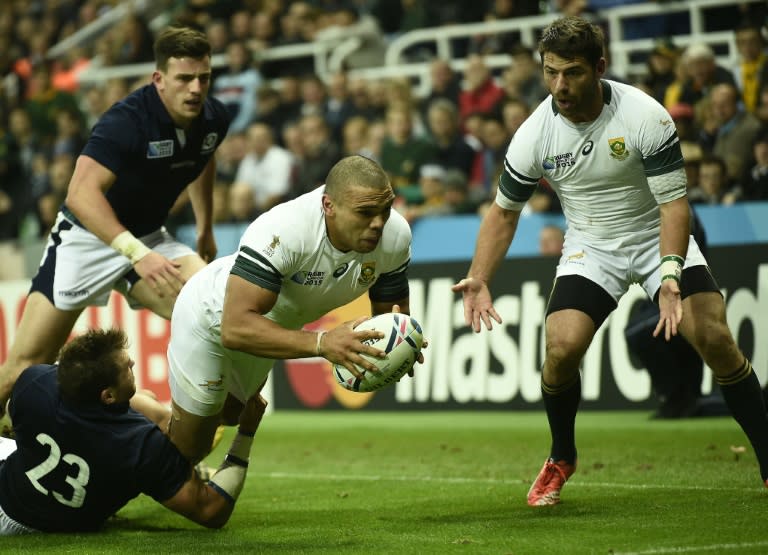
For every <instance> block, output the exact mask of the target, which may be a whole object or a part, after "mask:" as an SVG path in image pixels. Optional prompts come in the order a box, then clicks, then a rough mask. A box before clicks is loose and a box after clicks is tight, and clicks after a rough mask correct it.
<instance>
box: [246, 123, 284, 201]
mask: <svg viewBox="0 0 768 555" xmlns="http://www.w3.org/2000/svg"><path fill="white" fill-rule="evenodd" d="M247 147H248V152H247V154H246V155H245V157H244V158H243V160H242V162H240V166H239V167H238V169H237V175H236V176H235V185H240V184H245V185H248V186H249V187H250V189H251V194H252V196H253V203H252V204H253V207H254V208H255V210H256V212H257V214H260V213H261V212H266V211H267V210H269V209H270V208H272V207H273V206H275V205H277V204H279V203H280V202H283V201H284V200H286V199H287V198H288V196H289V194H290V192H291V189H292V187H293V177H294V170H295V164H296V162H295V160H294V158H293V155H292V154H291V153H290V152H288V151H287V150H286V149H284V148H283V147H281V146H278V145H276V144H275V140H274V134H273V132H272V129H271V128H270V127H269V126H268V125H266V124H264V123H254V124H252V125H251V126H250V127H249V128H248V132H247ZM231 207H232V210H233V211H234V210H235V206H234V204H231Z"/></svg>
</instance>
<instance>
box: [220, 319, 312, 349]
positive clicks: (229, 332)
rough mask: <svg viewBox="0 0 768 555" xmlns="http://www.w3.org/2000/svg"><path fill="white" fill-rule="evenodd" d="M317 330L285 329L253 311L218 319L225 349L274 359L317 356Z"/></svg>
mask: <svg viewBox="0 0 768 555" xmlns="http://www.w3.org/2000/svg"><path fill="white" fill-rule="evenodd" d="M317 341H318V336H317V332H312V331H304V330H288V329H286V328H284V327H282V326H280V325H278V324H276V323H275V322H273V321H272V320H270V319H269V318H266V317H264V316H262V315H261V314H258V313H255V312H252V313H250V314H247V315H238V316H237V321H235V318H234V317H233V318H228V316H227V314H226V313H225V314H224V316H223V317H222V321H221V344H222V345H223V346H224V347H226V348H227V349H233V350H236V351H242V352H244V353H249V354H252V355H255V356H259V357H264V358H273V359H289V358H306V357H312V356H317V354H318V352H317Z"/></svg>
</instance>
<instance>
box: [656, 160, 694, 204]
mask: <svg viewBox="0 0 768 555" xmlns="http://www.w3.org/2000/svg"><path fill="white" fill-rule="evenodd" d="M687 184H688V177H687V176H686V175H685V170H684V169H683V168H677V169H676V170H672V171H671V172H667V173H663V174H661V175H653V176H648V187H649V188H650V189H651V193H653V196H654V198H655V199H656V202H657V203H658V204H664V203H665V202H670V201H673V200H677V199H679V198H680V197H683V196H685V193H686V187H687Z"/></svg>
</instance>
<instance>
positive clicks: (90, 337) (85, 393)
mask: <svg viewBox="0 0 768 555" xmlns="http://www.w3.org/2000/svg"><path fill="white" fill-rule="evenodd" d="M127 345H128V337H127V336H126V335H125V332H124V331H122V330H119V329H110V330H99V329H91V330H88V331H87V332H85V333H84V334H82V335H79V336H77V337H75V338H74V339H72V341H70V342H69V343H67V344H66V345H64V347H62V348H61V351H60V352H59V363H58V381H59V392H60V394H61V397H62V399H64V401H65V402H67V403H69V404H72V405H75V406H77V405H87V404H93V403H97V402H99V400H100V398H101V392H102V391H103V390H104V389H106V388H108V387H112V386H114V385H116V384H117V380H118V377H119V375H120V372H121V371H122V370H123V368H122V367H121V361H120V359H119V358H118V354H119V353H120V352H122V351H123V350H124V349H125V348H126V346H127Z"/></svg>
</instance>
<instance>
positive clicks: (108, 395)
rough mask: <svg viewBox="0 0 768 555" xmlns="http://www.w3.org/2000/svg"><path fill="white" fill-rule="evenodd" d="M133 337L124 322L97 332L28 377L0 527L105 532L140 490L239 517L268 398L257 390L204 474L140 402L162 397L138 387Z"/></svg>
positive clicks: (13, 410)
mask: <svg viewBox="0 0 768 555" xmlns="http://www.w3.org/2000/svg"><path fill="white" fill-rule="evenodd" d="M126 342H127V341H126V336H125V333H124V332H122V331H120V330H89V331H88V332H86V333H85V334H83V335H80V336H78V337H76V338H75V339H73V340H72V341H70V342H69V343H67V345H65V346H64V347H63V349H62V350H61V355H60V358H59V363H58V365H47V364H39V365H36V366H32V367H30V368H28V369H26V370H25V371H23V372H22V373H21V375H20V376H19V379H18V380H17V381H16V384H15V385H14V387H13V390H12V394H11V398H10V401H9V403H8V405H9V412H10V414H11V416H12V418H13V422H14V429H15V432H16V450H15V451H12V452H11V453H10V455H8V456H7V458H5V459H4V460H0V535H11V534H25V533H32V532H85V531H93V530H98V529H99V528H101V527H102V526H103V525H104V523H105V521H106V520H107V519H108V518H109V517H110V516H112V515H113V514H115V512H117V511H118V510H119V509H120V508H121V507H123V506H124V505H125V504H126V503H128V501H130V500H131V499H133V498H134V497H136V496H138V495H139V494H140V493H144V494H146V495H149V496H151V497H153V498H154V499H155V500H156V501H158V502H159V503H161V504H162V505H164V506H165V507H166V508H168V509H170V510H172V511H174V512H177V513H179V514H180V515H182V516H184V517H186V518H188V519H189V520H191V521H193V522H196V523H197V524H201V525H203V526H207V527H210V528H219V527H221V526H223V525H224V524H225V523H226V522H227V520H229V517H230V515H231V514H232V510H233V508H234V505H235V500H236V499H237V497H238V496H239V494H240V492H241V490H242V488H243V482H244V481H245V476H246V470H247V465H248V458H249V453H250V449H251V444H252V441H253V436H254V434H255V433H256V430H257V429H258V426H259V423H260V421H261V417H262V416H263V414H264V409H265V407H266V402H265V401H264V399H263V398H262V397H261V395H260V394H259V393H256V394H255V395H253V396H252V397H251V398H249V400H248V402H247V403H246V404H245V409H244V410H243V411H242V412H241V414H240V420H239V430H238V432H237V433H236V434H235V438H234V440H233V442H232V445H231V447H230V449H229V453H228V454H227V456H226V457H225V460H224V462H223V464H222V465H221V467H220V468H219V470H218V471H217V472H216V474H215V476H214V477H213V478H212V479H211V480H210V481H209V482H207V483H206V482H203V481H202V480H201V479H200V477H199V476H198V474H197V473H196V472H194V471H193V469H192V466H191V464H190V463H189V461H188V460H187V459H186V458H185V457H184V456H182V454H181V453H180V452H179V451H178V449H177V448H176V447H175V446H174V445H173V444H172V443H171V441H170V440H169V439H168V437H167V436H166V435H165V434H164V433H163V432H162V431H161V430H160V428H158V426H157V425H156V424H155V423H153V422H151V421H150V420H148V419H147V418H146V417H145V416H143V415H142V414H140V413H139V412H137V411H136V410H134V409H133V408H132V406H136V405H139V403H138V402H139V401H141V404H142V405H144V406H147V405H148V404H151V403H152V402H153V401H152V399H151V398H150V397H147V396H145V397H144V398H143V399H140V397H141V394H137V393H136V387H135V384H134V378H133V372H132V368H133V361H132V360H131V359H130V357H129V355H128V352H127V351H126V350H125V347H126ZM155 403H156V404H157V405H158V410H157V412H158V413H159V414H162V413H166V414H167V409H165V407H162V406H161V405H159V403H157V402H156V401H155ZM2 441H3V445H2V446H0V447H6V445H5V444H8V443H12V440H8V439H3V440H2Z"/></svg>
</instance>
